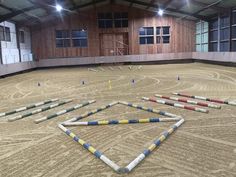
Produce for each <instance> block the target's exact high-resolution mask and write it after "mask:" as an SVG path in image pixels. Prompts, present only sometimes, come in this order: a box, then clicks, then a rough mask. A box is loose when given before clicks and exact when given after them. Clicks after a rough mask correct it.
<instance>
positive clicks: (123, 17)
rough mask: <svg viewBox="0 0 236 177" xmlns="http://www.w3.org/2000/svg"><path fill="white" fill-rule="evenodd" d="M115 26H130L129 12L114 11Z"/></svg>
mask: <svg viewBox="0 0 236 177" xmlns="http://www.w3.org/2000/svg"><path fill="white" fill-rule="evenodd" d="M114 23H115V28H124V27H128V13H127V12H123V13H114Z"/></svg>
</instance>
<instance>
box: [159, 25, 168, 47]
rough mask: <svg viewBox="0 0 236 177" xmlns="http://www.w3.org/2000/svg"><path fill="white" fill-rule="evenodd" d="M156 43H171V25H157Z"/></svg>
mask: <svg viewBox="0 0 236 177" xmlns="http://www.w3.org/2000/svg"><path fill="white" fill-rule="evenodd" d="M156 43H157V44H160V43H163V44H168V43H170V27H169V26H163V27H159V26H158V27H156Z"/></svg>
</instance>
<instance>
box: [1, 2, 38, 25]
mask: <svg viewBox="0 0 236 177" xmlns="http://www.w3.org/2000/svg"><path fill="white" fill-rule="evenodd" d="M37 8H38V7H35V6H30V7H26V8H23V9H20V10H14V11H13V12H10V13H8V14H6V15H1V16H0V23H1V22H4V21H6V20H9V19H11V18H13V17H15V16H17V15H20V14H22V13H25V12H28V11H31V10H34V9H37Z"/></svg>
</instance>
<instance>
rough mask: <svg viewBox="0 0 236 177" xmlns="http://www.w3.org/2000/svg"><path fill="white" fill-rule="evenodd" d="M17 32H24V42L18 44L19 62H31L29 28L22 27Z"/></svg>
mask: <svg viewBox="0 0 236 177" xmlns="http://www.w3.org/2000/svg"><path fill="white" fill-rule="evenodd" d="M19 31H24V35H25V36H24V37H25V42H24V43H20V52H21V61H22V62H25V61H33V55H32V52H31V35H30V30H29V28H26V27H23V28H20V29H19Z"/></svg>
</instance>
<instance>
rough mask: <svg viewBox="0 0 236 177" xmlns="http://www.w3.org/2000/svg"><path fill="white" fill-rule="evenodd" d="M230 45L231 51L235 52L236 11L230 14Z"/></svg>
mask: <svg viewBox="0 0 236 177" xmlns="http://www.w3.org/2000/svg"><path fill="white" fill-rule="evenodd" d="M232 18H233V19H232V33H231V34H232V43H231V44H232V45H231V51H234V52H236V10H234V11H233V13H232Z"/></svg>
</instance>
